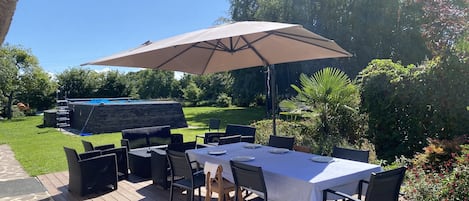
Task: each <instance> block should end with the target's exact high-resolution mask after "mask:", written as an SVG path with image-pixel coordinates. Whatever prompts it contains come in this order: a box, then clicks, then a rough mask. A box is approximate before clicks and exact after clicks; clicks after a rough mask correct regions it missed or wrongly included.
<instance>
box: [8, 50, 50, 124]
mask: <svg viewBox="0 0 469 201" xmlns="http://www.w3.org/2000/svg"><path fill="white" fill-rule="evenodd" d="M54 88H55V83H53V82H52V81H51V79H50V77H49V76H48V75H47V74H46V73H45V72H44V71H43V70H42V68H41V67H39V64H38V61H37V59H36V57H34V56H33V55H32V54H31V52H30V51H29V50H26V49H24V48H22V47H19V46H9V45H6V46H2V47H1V48H0V92H1V94H0V104H1V106H2V108H3V112H2V113H3V114H4V115H5V116H6V117H8V118H11V117H12V116H13V113H12V108H11V106H12V105H13V104H16V103H17V102H19V101H20V102H24V103H25V104H27V105H29V107H30V108H32V109H34V110H36V109H40V110H42V109H47V108H49V107H50V106H51V105H52V104H53V102H52V100H53V95H54V92H55V89H54Z"/></svg>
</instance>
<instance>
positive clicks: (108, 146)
mask: <svg viewBox="0 0 469 201" xmlns="http://www.w3.org/2000/svg"><path fill="white" fill-rule="evenodd" d="M81 142H82V143H83V147H84V148H85V152H86V151H94V150H106V149H112V148H115V146H114V144H105V145H99V146H93V143H91V142H88V141H85V140H81Z"/></svg>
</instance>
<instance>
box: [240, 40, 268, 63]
mask: <svg viewBox="0 0 469 201" xmlns="http://www.w3.org/2000/svg"><path fill="white" fill-rule="evenodd" d="M239 37H241V39H243V40H244V42H245V43H246V45H247V46H248V47H249V48H250V49H252V51H254V53H256V55H257V56H258V57H259V58H260V59H261V60H262V61H263V62H264V66H268V65H270V63H269V61H267V60H266V59H265V58H264V57H263V56H262V55H261V54H260V53H259V51H257V49H256V48H255V47H254V46H252V45H251V44H252V43H250V42H249V41H248V40H246V38H244V36H239ZM255 41H258V40H255ZM255 41H254V42H255Z"/></svg>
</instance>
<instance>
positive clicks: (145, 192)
mask: <svg viewBox="0 0 469 201" xmlns="http://www.w3.org/2000/svg"><path fill="white" fill-rule="evenodd" d="M37 178H38V179H39V180H40V181H41V183H42V184H43V185H44V187H45V188H46V189H47V191H48V192H49V194H50V195H51V198H52V199H53V200H55V201H69V200H70V201H72V200H100V201H110V200H112V201H114V200H158V201H160V200H162V201H164V200H169V190H163V189H161V188H159V187H157V186H155V185H153V184H152V183H153V182H152V181H151V180H142V179H140V178H138V177H134V176H132V175H130V176H129V179H128V180H122V181H119V183H118V187H117V190H115V191H111V192H102V193H99V194H92V195H89V196H86V197H80V196H78V195H76V194H74V193H72V192H69V191H68V187H67V185H68V171H65V172H57V173H51V174H46V175H40V176H37ZM202 190H204V189H202ZM204 193H205V191H202V195H204ZM196 194H197V191H196ZM175 195H176V196H175V197H174V198H175V199H174V200H181V201H183V200H186V196H185V193H184V194H183V192H181V191H179V190H176V192H175ZM202 199H203V197H202ZM196 200H198V197H196ZM212 200H215V199H212Z"/></svg>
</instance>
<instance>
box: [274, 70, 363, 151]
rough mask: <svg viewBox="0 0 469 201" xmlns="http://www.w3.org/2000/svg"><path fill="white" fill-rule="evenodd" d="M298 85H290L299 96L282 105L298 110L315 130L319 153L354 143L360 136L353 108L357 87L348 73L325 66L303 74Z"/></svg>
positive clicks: (358, 120) (357, 115)
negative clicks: (310, 75) (343, 143)
mask: <svg viewBox="0 0 469 201" xmlns="http://www.w3.org/2000/svg"><path fill="white" fill-rule="evenodd" d="M300 83H301V86H300V87H298V86H296V85H292V88H294V89H295V91H297V93H298V95H297V96H296V97H294V98H292V99H291V100H290V101H285V102H283V103H282V104H281V105H283V106H284V107H286V108H288V107H287V106H289V107H290V108H292V107H293V108H295V109H296V110H301V111H302V114H303V117H307V118H309V119H310V121H311V122H317V123H314V124H311V125H312V127H311V128H310V129H311V130H314V131H317V134H316V135H317V136H316V140H317V142H318V143H319V144H320V148H321V149H320V150H319V151H320V153H325V154H327V153H329V152H330V151H331V150H332V147H333V146H334V145H338V144H340V143H342V142H343V141H348V142H351V143H356V142H358V140H359V139H360V133H361V132H363V131H362V130H361V129H360V123H359V122H360V120H362V118H361V117H360V116H359V114H358V113H357V112H356V109H355V108H358V105H359V94H358V88H357V87H356V86H355V85H354V84H353V83H352V81H351V80H350V79H349V78H348V76H347V75H346V74H345V73H344V72H342V71H340V70H338V69H334V68H325V69H323V70H321V71H318V72H317V73H315V74H314V75H313V76H312V77H307V76H306V75H304V74H302V75H301V76H300Z"/></svg>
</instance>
